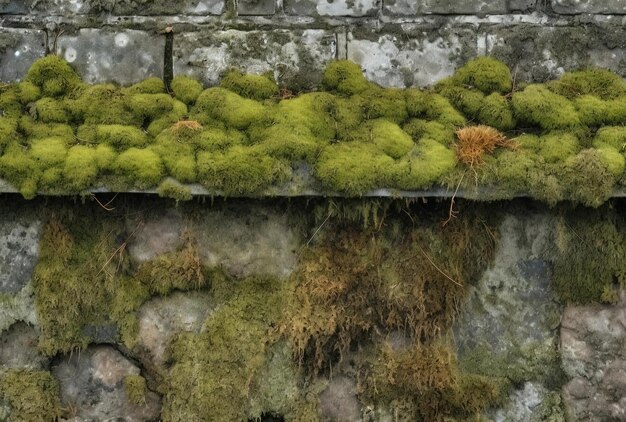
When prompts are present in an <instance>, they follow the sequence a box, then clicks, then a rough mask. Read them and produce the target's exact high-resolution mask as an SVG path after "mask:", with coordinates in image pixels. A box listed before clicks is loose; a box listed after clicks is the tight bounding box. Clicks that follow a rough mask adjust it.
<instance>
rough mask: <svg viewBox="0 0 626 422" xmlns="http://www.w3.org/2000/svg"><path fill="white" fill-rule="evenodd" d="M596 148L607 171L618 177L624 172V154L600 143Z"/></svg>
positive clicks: (625, 163)
mask: <svg viewBox="0 0 626 422" xmlns="http://www.w3.org/2000/svg"><path fill="white" fill-rule="evenodd" d="M596 150H597V152H598V154H599V155H600V160H601V161H602V162H603V163H604V164H605V165H606V166H607V168H608V170H609V172H610V173H611V174H612V175H613V176H614V177H616V178H619V177H620V176H621V175H622V174H623V173H624V166H625V165H626V161H625V159H624V155H623V154H622V153H620V152H619V151H618V150H616V149H615V148H613V147H611V146H609V145H602V146H600V147H598V148H597V149H596Z"/></svg>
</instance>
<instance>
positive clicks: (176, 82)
mask: <svg viewBox="0 0 626 422" xmlns="http://www.w3.org/2000/svg"><path fill="white" fill-rule="evenodd" d="M171 87H172V92H173V93H174V97H175V98H176V99H177V100H179V101H182V102H183V103H185V104H187V105H192V104H194V103H195V102H196V99H197V98H198V96H200V94H201V93H202V91H203V90H204V88H203V87H202V84H201V83H200V82H198V81H196V80H195V79H192V78H190V77H189V76H183V75H178V76H175V77H174V79H172V84H171Z"/></svg>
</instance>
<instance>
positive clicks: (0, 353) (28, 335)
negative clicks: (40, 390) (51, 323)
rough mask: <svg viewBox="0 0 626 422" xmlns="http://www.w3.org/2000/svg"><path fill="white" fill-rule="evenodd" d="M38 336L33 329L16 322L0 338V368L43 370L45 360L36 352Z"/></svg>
mask: <svg viewBox="0 0 626 422" xmlns="http://www.w3.org/2000/svg"><path fill="white" fill-rule="evenodd" d="M38 340H39V335H38V333H37V331H35V329H34V328H33V327H32V326H30V325H28V324H25V323H23V322H18V323H16V324H14V325H12V326H11V328H9V329H8V330H7V331H5V332H4V333H3V334H2V336H1V337H0V367H4V368H25V369H35V370H38V369H44V366H45V365H46V364H47V359H46V358H45V357H43V356H42V355H41V354H40V353H39V351H38V350H37V342H38Z"/></svg>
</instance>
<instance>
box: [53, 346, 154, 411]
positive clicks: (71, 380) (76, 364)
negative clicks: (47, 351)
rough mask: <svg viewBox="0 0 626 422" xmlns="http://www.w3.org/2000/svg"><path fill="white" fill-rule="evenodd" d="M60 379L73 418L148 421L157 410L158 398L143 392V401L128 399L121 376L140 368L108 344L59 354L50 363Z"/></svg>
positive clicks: (136, 372) (132, 373)
mask: <svg viewBox="0 0 626 422" xmlns="http://www.w3.org/2000/svg"><path fill="white" fill-rule="evenodd" d="M52 374H53V375H54V376H55V377H56V378H57V379H58V380H59V386H60V390H61V402H62V405H63V406H72V409H74V412H75V415H76V416H75V418H74V419H73V420H74V421H76V422H78V421H111V420H124V421H149V420H156V419H158V417H159V412H160V407H161V406H160V399H159V397H158V395H156V394H155V393H153V392H150V391H149V392H148V393H147V394H146V402H145V404H141V405H136V404H132V403H130V402H129V401H128V398H127V397H126V392H125V390H124V377H126V376H127V375H136V374H139V368H138V367H136V366H135V365H134V364H133V363H132V362H130V361H129V360H128V359H126V358H125V357H124V356H123V355H122V354H121V353H119V352H118V351H117V350H115V349H114V348H112V347H110V346H91V347H88V348H87V349H85V350H83V351H81V352H80V353H75V354H73V355H72V356H70V357H64V358H62V359H61V360H60V361H59V362H58V363H57V364H56V365H53V367H52Z"/></svg>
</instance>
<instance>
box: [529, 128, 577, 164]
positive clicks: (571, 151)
mask: <svg viewBox="0 0 626 422" xmlns="http://www.w3.org/2000/svg"><path fill="white" fill-rule="evenodd" d="M579 150H580V145H579V143H578V139H577V138H576V136H575V135H573V134H571V133H568V132H552V133H549V134H547V135H544V136H542V137H540V138H539V145H538V149H537V153H538V154H539V155H540V156H541V157H543V159H544V161H545V162H546V163H556V162H559V161H565V160H566V159H568V158H569V157H571V156H573V155H575V154H576V153H577V152H578V151H579Z"/></svg>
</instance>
